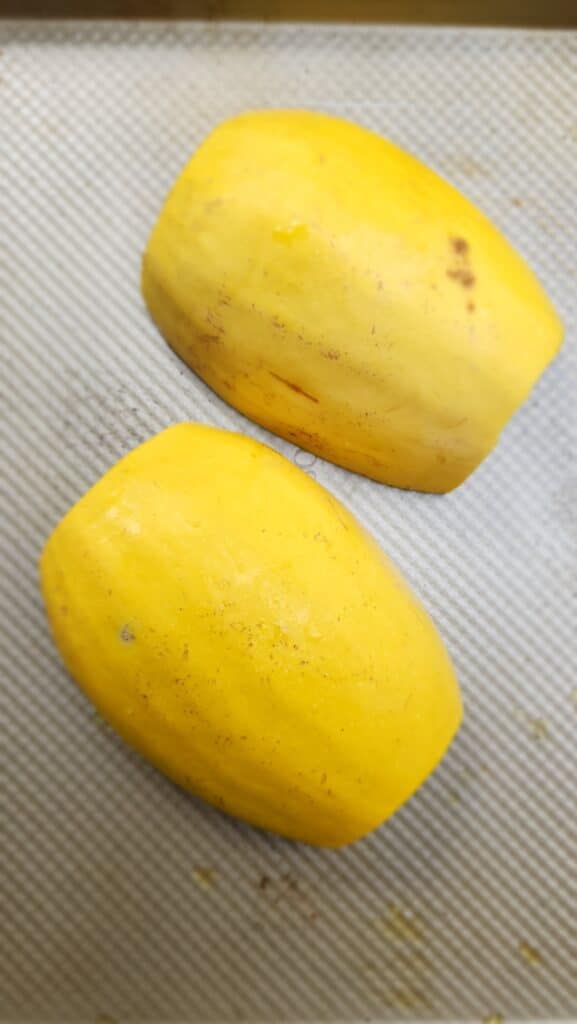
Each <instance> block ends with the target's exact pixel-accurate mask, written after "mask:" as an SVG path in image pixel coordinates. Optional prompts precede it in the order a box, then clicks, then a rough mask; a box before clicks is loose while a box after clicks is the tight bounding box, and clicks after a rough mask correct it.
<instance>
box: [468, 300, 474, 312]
mask: <svg viewBox="0 0 577 1024" xmlns="http://www.w3.org/2000/svg"><path fill="white" fill-rule="evenodd" d="M474 312H475V303H474V302H468V303H467V313H474Z"/></svg>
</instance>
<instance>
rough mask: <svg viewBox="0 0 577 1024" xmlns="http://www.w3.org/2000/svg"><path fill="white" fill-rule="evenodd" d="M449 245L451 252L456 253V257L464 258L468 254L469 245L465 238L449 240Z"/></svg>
mask: <svg viewBox="0 0 577 1024" xmlns="http://www.w3.org/2000/svg"><path fill="white" fill-rule="evenodd" d="M451 245H452V247H453V251H454V252H456V253H457V255H458V256H464V255H465V254H466V253H468V252H469V243H468V241H467V239H466V238H451Z"/></svg>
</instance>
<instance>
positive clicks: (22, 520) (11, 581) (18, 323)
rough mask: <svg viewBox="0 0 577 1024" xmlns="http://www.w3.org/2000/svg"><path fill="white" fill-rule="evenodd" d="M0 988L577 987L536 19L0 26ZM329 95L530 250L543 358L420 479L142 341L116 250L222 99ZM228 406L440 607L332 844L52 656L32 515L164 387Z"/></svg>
mask: <svg viewBox="0 0 577 1024" xmlns="http://www.w3.org/2000/svg"><path fill="white" fill-rule="evenodd" d="M0 49H1V50H2V53H1V55H0V162H1V167H0V184H1V191H0V248H1V250H2V258H1V261H0V286H1V295H2V302H1V307H0V318H1V319H0V330H1V346H2V347H1V353H2V369H1V371H0V372H1V389H0V390H1V417H2V419H1V428H0V429H1V453H0V482H1V501H2V510H1V523H2V527H1V538H0V545H1V552H0V615H1V619H0V622H1V629H0V634H1V635H0V662H1V672H2V677H1V678H2V689H1V700H2V748H1V758H2V770H1V773H0V790H1V801H2V803H1V813H2V832H1V833H0V843H1V847H2V849H1V868H0V1019H2V1020H3V1021H6V1020H15V1021H21V1020H31V1021H32V1020H35V1021H54V1022H56V1021H59V1022H64V1021H96V1020H98V1019H103V1020H104V1019H111V1020H114V1021H118V1022H122V1021H137V1020H158V1021H168V1020H172V1021H177V1020H180V1021H202V1020H205V1021H216V1020H227V1021H228V1020H231V1021H232V1020H250V1021H252V1020H268V1021H281V1020H283V1021H284V1020H287V1019H301V1020H305V1021H313V1020H318V1021H321V1020H322V1021H329V1020H331V1021H332V1020H346V1021H352V1020H356V1019H362V1020H367V1019H374V1020H378V1019H399V1018H404V1017H407V1018H438V1019H448V1018H453V1019H456V1018H471V1019H479V1018H483V1017H486V1016H488V1015H491V1014H496V1013H500V1014H503V1015H504V1016H505V1017H508V1018H512V1017H518V1018H527V1017H535V1018H543V1017H550V1018H561V1017H568V1016H571V1015H573V1014H575V1015H577V982H576V975H577V932H576V912H577V878H576V875H577V868H576V859H575V849H576V840H577V834H576V829H577V799H576V787H577V760H576V751H577V628H576V626H577V346H576V339H575V328H576V314H577V303H576V299H575V296H576V294H577V256H576V245H577V222H576V217H577V214H576V204H575V183H576V181H577V78H576V68H577V50H576V37H575V36H571V35H567V34H565V35H563V34H554V33H553V34H546V33H539V32H537V33H533V34H530V33H523V32H521V33H507V32H478V31H456V30H440V31H428V30H403V29H387V28H375V27H372V28H370V29H366V30H365V29H362V28H359V29H352V28H345V27H324V28H315V27H308V28H305V27H298V26H295V27H288V26H285V27H283V26H277V27H272V26H269V27H262V26H255V25H245V26H237V25H228V26H219V25H216V24H211V25H176V24H175V25H172V26H166V25H163V24H158V25H148V26H139V25H137V24H135V25H133V26H128V25H123V24H117V25H114V26H111V25H106V24H101V25H98V26H95V25H90V24H82V25H81V24H78V25H74V24H72V25H68V26H57V25H54V26H41V25H35V24H29V25H9V24H7V25H5V26H4V27H3V28H1V29H0ZM280 105H284V106H298V105H302V106H307V107H312V108H316V109H323V110H326V111H329V112H333V113H339V114H343V115H345V116H348V117H350V118H353V119H355V120H357V121H359V122H361V123H362V124H365V125H367V126H369V127H371V128H374V129H377V130H378V131H380V132H382V133H383V134H385V135H387V136H390V137H391V138H393V139H394V140H395V141H397V142H399V143H401V144H402V145H405V146H406V147H408V148H409V149H411V150H412V151H413V152H415V153H416V154H417V155H419V156H420V157H422V158H423V159H424V160H425V161H427V162H428V163H430V164H431V165H432V166H434V167H435V168H436V169H438V170H439V171H440V172H441V173H443V174H444V175H445V176H446V177H448V178H449V179H450V180H452V181H453V182H454V183H455V184H456V185H457V186H459V187H460V188H462V189H463V190H464V191H465V192H466V193H468V195H469V196H470V197H471V198H472V199H474V200H475V201H477V202H478V203H479V204H480V205H481V206H482V207H483V208H484V209H485V210H486V211H487V212H488V213H489V214H490V215H491V216H492V217H493V218H494V219H495V220H496V221H497V223H498V224H499V225H500V226H501V227H502V228H503V229H504V231H505V232H506V233H507V234H508V235H509V237H510V238H511V239H512V240H513V241H514V242H515V243H516V244H517V245H518V246H519V248H520V249H521V251H522V252H523V253H524V255H525V256H526V257H527V258H528V259H529V261H530V262H531V263H532V264H533V266H534V267H535V268H536V270H537V271H538V272H539V274H540V275H541V277H542V279H543V281H544V283H545V284H546V286H547V287H548V288H549V290H550V292H551V294H552V296H553V298H554V300H555V301H556V303H557V305H558V307H559V309H560V312H561V314H562V316H563V319H564V321H565V324H566V327H567V341H566V345H565V348H564V350H563V352H562V355H561V356H560V358H559V359H558V360H557V361H556V362H555V364H554V366H553V367H552V368H551V369H550V370H549V371H548V372H547V374H546V375H545V377H544V379H543V380H542V381H541V383H540V384H539V385H538V387H537V389H536V391H535V392H534V394H533V396H532V398H531V400H530V402H529V403H528V404H527V405H526V406H525V407H524V409H523V410H522V411H521V412H520V413H519V414H518V415H517V416H516V417H515V419H514V421H513V423H512V424H511V425H510V427H509V428H508V429H507V430H506V432H505V435H504V437H503V439H502V441H501V443H500V445H499V447H498V449H497V450H496V451H495V453H494V454H493V455H492V456H491V457H490V458H489V459H488V460H487V461H486V463H485V464H484V465H483V466H482V467H481V468H480V470H479V471H478V472H477V473H476V474H475V475H474V476H473V477H472V478H471V480H470V481H469V482H467V483H466V484H465V485H464V486H463V487H462V488H461V489H459V490H458V491H457V492H455V493H454V494H451V495H449V496H446V497H433V496H426V495H417V494H410V493H402V492H399V491H395V490H392V489H389V488H386V487H382V486H378V485H376V484H373V483H371V482H369V481H367V480H364V479H361V478H359V477H356V476H354V475H352V474H349V473H346V472H344V471H342V470H339V469H337V468H335V467H333V466H330V465H328V464H326V463H324V462H322V461H321V460H320V459H315V458H314V457H313V456H310V455H309V454H307V453H304V452H300V451H299V450H298V449H295V448H294V447H292V446H291V445H289V444H286V443H284V442H282V441H279V440H277V439H276V438H273V437H271V436H270V435H267V434H266V432H265V431H262V430H259V429H258V428H256V427H254V426H253V425H251V424H250V423H248V422H246V421H245V420H243V418H242V417H240V416H239V415H238V414H236V413H235V412H234V411H232V410H231V409H229V408H227V407H226V406H225V405H224V403H222V402H221V401H220V400H219V399H218V398H216V397H215V396H214V395H212V394H211V393H210V392H209V391H208V390H207V388H206V387H205V386H204V385H203V384H202V383H201V382H200V381H198V380H197V379H196V378H195V377H194V375H193V374H192V373H191V372H190V371H189V370H188V369H187V368H186V367H185V366H183V365H182V364H181V363H180V362H179V361H178V359H177V358H176V357H175V356H174V355H173V354H172V353H171V352H170V351H169V350H168V348H167V347H166V346H165V345H164V343H163V341H162V340H161V338H160V337H159V335H158V334H157V332H156V330H155V329H154V327H153V326H152V324H151V323H150V322H149V320H148V319H147V316H146V313H145V311H144V309H143V307H142V303H141V300H140V297H139V288H138V277H139V260H140V254H141V252H142V249H143V246H144V243H145V240H146V237H147V234H148V231H149V229H150V227H151V224H152V222H153V219H154V217H155V215H156V213H157V211H158V208H159V206H160V203H161V201H162V199H163V197H164V194H165V191H166V189H167V188H168V187H169V185H170V183H171V182H172V180H173V178H174V176H175V175H176V173H177V172H178V170H179V169H180V167H181V165H182V164H183V163H184V161H185V159H186V158H187V156H188V155H189V153H190V152H191V151H192V149H193V148H194V146H195V145H196V144H197V143H198V142H199V141H200V139H201V138H202V137H203V135H204V134H205V133H206V132H207V131H208V130H209V129H210V128H211V126H212V125H214V124H215V123H216V122H217V121H219V120H220V119H222V118H224V117H226V116H228V115H230V114H232V113H235V112H237V111H239V110H242V109H245V108H247V107H258V106H280ZM187 418H189V419H197V420H200V421H203V422H207V423H215V424H219V425H221V426H231V427H235V428H237V429H242V430H246V431H247V432H249V433H250V434H252V435H254V436H255V437H259V438H262V439H264V440H266V441H268V442H269V443H270V444H272V445H273V446H274V447H276V448H277V449H278V450H280V451H282V452H284V453H286V454H287V455H288V456H289V457H290V458H293V459H294V460H295V461H296V462H297V463H298V464H299V465H301V466H303V467H304V468H306V469H307V471H308V472H310V473H311V474H314V475H315V476H316V477H317V479H318V480H320V481H321V482H322V483H323V484H326V485H327V486H328V487H329V488H330V489H331V490H332V491H333V492H334V493H335V494H337V495H338V496H339V497H341V498H342V499H343V500H344V501H345V502H346V503H347V504H348V505H349V507H351V508H352V509H353V510H354V511H355V512H356V514H357V515H358V516H359V517H360V518H361V520H363V521H364V522H365V523H366V524H367V526H368V527H369V528H370V529H371V530H372V531H373V532H374V533H375V535H376V536H377V537H378V538H379V540H380V541H381V543H382V545H383V546H384V548H385V549H386V550H387V551H388V552H389V553H390V554H391V555H392V556H393V557H394V558H395V559H396V561H397V562H398V564H399V565H400V567H401V568H402V570H403V571H404V573H405V574H406V576H407V577H408V579H409V580H410V581H411V583H412V584H413V585H414V587H415V589H416V590H417V592H418V593H419V594H420V595H421V596H422V598H423V600H424V601H425V603H426V605H427V607H428V608H429V610H430V611H431V612H432V614H433V615H434V617H435V618H436V620H437V622H438V623H439V625H440V627H441V629H442V631H443V634H444V636H445V638H446V640H447V643H448V645H449V647H450V649H451V652H452V654H453V656H454V659H455V662H456V665H457V668H458V671H459V675H460V678H461V682H462V686H463V690H464V694H465V700H466V706H467V715H466V722H465V725H464V727H463V729H462V732H461V733H460V735H459V737H458V739H457V741H456V742H455V744H454V746H453V747H452V749H451V751H450V753H449V755H448V756H447V758H446V759H445V761H444V762H443V764H442V766H441V767H440V769H439V770H438V771H437V772H436V773H435V775H434V777H433V778H432V779H431V780H429V782H428V783H427V784H426V785H425V787H424V788H423V789H422V790H421V791H420V792H419V793H418V794H417V795H416V796H415V797H414V798H413V799H412V800H411V801H410V802H409V804H408V805H407V806H406V807H405V808H404V809H403V810H402V811H401V812H399V813H398V814H397V815H396V817H395V818H394V819H393V820H392V821H391V822H390V823H388V824H387V825H386V826H385V827H383V828H382V829H381V830H380V831H379V832H378V833H376V834H375V835H373V836H371V837H370V838H368V839H366V840H365V841H363V842H361V843H359V844H357V845H356V846H354V847H352V848H349V849H347V850H344V851H337V852H323V851H316V850H313V849H310V848H306V847H304V846H299V845H293V844H290V843H288V842H285V841H283V840H281V839H277V838H275V837H270V836H267V835H264V834H261V833H258V832H256V831H254V830H252V829H251V828H249V827H246V826H244V825H241V824H238V823H236V822H234V821H232V820H230V819H227V818H225V817H223V816H221V815H220V814H218V813H217V812H216V811H213V810H212V809H210V808H207V807H205V806H203V805H201V804H200V803H199V802H197V801H195V800H194V799H193V798H192V797H190V796H187V795H186V794H184V793H183V792H181V791H179V790H178V789H177V788H176V787H175V786H173V785H172V784H171V783H170V782H168V781H167V780H165V779H164V778H162V777H161V776H160V775H159V774H158V773H157V772H156V771H155V770H154V769H153V768H152V767H150V766H149V765H147V764H146V763H145V762H144V761H143V760H141V758H139V757H138V756H137V755H136V754H134V753H132V752H131V751H130V750H129V749H128V748H127V747H126V746H125V745H124V744H123V743H122V741H121V740H120V739H118V738H117V737H116V736H115V735H114V734H113V733H112V732H111V731H110V730H109V729H107V728H106V727H105V726H104V724H103V723H102V722H100V721H99V720H98V718H97V717H96V716H95V714H94V712H93V711H92V710H91V707H90V706H89V704H88V702H87V701H86V700H85V698H84V697H83V696H82V694H81V693H80V692H79V691H77V689H76V688H75V686H74V685H73V684H72V683H71V682H70V680H69V679H68V678H67V676H66V674H65V672H64V671H63V669H62V668H61V666H60V664H59V661H58V657H57V655H56V652H55V651H54V649H53V647H52V644H51V641H50V639H49V636H48V631H47V627H46V623H45V619H44V614H43V610H42V606H41V602H40V597H39V592H38V583H37V569H36V563H37V557H38V553H39V551H40V549H41V546H42V544H43V541H44V539H45V538H46V536H47V534H48V533H49V531H50V529H51V528H52V526H53V525H54V524H55V523H56V522H57V520H58V519H59V517H60V516H61V515H62V514H63V513H64V512H65V510H66V509H67V508H68V507H69V505H70V504H71V503H72V502H73V501H74V500H75V499H76V498H77V497H78V496H79V495H80V494H81V493H82V492H84V491H85V490H86V489H87V488H88V487H89V486H90V484H91V483H92V482H93V481H94V480H96V479H97V477H99V476H100V475H101V474H102V473H103V472H104V471H105V470H106V468H107V467H108V466H110V465H111V464H112V463H113V462H114V461H115V460H116V459H117V458H118V457H119V456H121V455H122V454H123V453H125V452H126V451H128V450H129V449H130V448H132V447H133V446H134V445H136V444H137V443H138V442H140V441H142V440H144V439H145V438H146V437H148V436H149V435H150V434H152V433H154V432H155V431H157V430H159V429H161V428H163V427H165V426H167V425H168V424H170V423H172V422H175V421H177V420H181V419H187Z"/></svg>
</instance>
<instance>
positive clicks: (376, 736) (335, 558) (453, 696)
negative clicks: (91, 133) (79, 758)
mask: <svg viewBox="0 0 577 1024" xmlns="http://www.w3.org/2000/svg"><path fill="white" fill-rule="evenodd" d="M41 575H42V588H43V593H44V598H45V602H46V607H47V610H48V615H49V619H50V622H51V626H52V630H53V634H54V638H55V641H56V644H57V646H58V648H59V649H60V652H61V654H62V657H63V659H64V661H65V663H66V665H67V667H68V669H69V670H70V672H71V674H72V676H73V677H74V678H75V679H76V681H77V682H78V683H79V684H80V686H81V687H82V688H83V689H84V690H85V691H86V693H87V694H88V696H89V697H90V698H91V699H92V700H93V701H94V703H95V705H96V706H97V708H98V709H99V711H100V712H101V713H102V715H104V716H105V717H106V718H107V719H108V721H109V722H110V723H111V724H112V725H113V726H115V727H116V729H117V730H118V731H119V732H120V733H121V734H122V736H123V737H124V738H125V739H126V740H127V741H128V742H129V743H131V744H132V745H133V746H134V747H136V749H137V750H139V751H140V752H141V753H142V754H144V755H145V756H147V757H148V758H150V760H151V761H153V762H154V764H156V765H157V766H158V767H159V768H160V769H161V770H162V771H164V772H165V773H166V774H167V775H169V776H170V777H171V778H172V779H174V780H175V781H176V782H178V783H179V784H180V785H181V786H184V787H185V788H186V789H189V790H191V791H192V792H194V793H197V794H199V795H200V796H201V797H203V798H204V799H205V800H207V801H209V802H210V803H211V804H214V805H215V806H216V807H220V808H222V810H224V811H228V812H229V813H231V814H234V815H238V816H239V817H241V818H244V819H246V820H247V821H249V822H252V823H253V824H255V825H258V826H261V827H262V828H267V829H272V830H274V831H276V832H280V833H281V834H283V835H286V836H290V837H292V838H295V839H302V840H306V841H307V842H310V843H317V844H320V845H323V846H339V845H341V844H343V843H347V842H350V841H352V840H354V839H357V838H359V837H360V836H362V835H364V834H365V833H366V832H368V831H369V830H370V829H373V828H375V827H376V826H377V825H379V824H380V822H381V821H383V819H384V818H386V817H387V816H388V815H389V814H391V813H392V812H393V811H394V810H395V808H397V807H398V806H399V804H401V803H402V802H403V801H404V800H406V799H407V797H409V796H410V794H411V793H412V792H413V790H414V789H415V788H416V787H417V786H418V785H419V784H420V783H421V782H422V781H423V779H424V778H425V777H426V775H427V774H428V773H429V772H430V771H432V769H433V768H434V767H435V765H436V763H437V762H438V760H439V758H440V757H441V756H442V754H443V753H444V751H445V749H446V747H447V745H448V743H449V742H450V740H451V737H452V736H453V734H454V732H455V730H456V729H457V727H458V724H459V721H460V717H461V703H460V698H459V692H458V687H457V683H456V680H455V676H454V673H453V669H452V667H451V663H450V661H449V658H448V656H447V654H446V652H445V650H444V648H443V645H442V642H441V640H440V638H439V636H438V634H437V632H436V630H435V628H434V626H433V625H432V623H431V621H430V619H429V618H428V617H427V615H426V613H425V612H424V611H423V609H422V608H421V607H420V605H419V603H418V602H417V601H416V600H415V598H414V597H413V596H412V594H411V593H410V591H409V590H408V588H407V587H406V585H405V584H404V583H403V581H402V579H401V578H400V577H399V575H398V574H397V572H396V571H395V569H394V568H393V567H392V566H391V565H390V563H389V562H388V561H387V560H386V558H385V557H384V556H383V554H382V552H381V551H380V549H379V548H378V547H377V545H376V544H375V542H374V541H373V540H372V539H371V538H370V537H369V536H368V535H367V534H366V533H365V532H364V531H363V530H362V529H361V527H360V526H359V524H358V523H357V522H356V521H355V519H354V518H353V517H352V516H351V515H350V514H349V512H347V511H346V509H344V508H343V507H342V505H340V504H339V503H338V502H337V501H336V500H335V499H334V498H333V497H332V496H331V495H330V494H329V493H328V492H327V491H325V490H324V489H323V488H322V487H320V486H319V485H318V484H317V483H315V482H314V481H313V480H311V479H310V478H309V477H308V476H307V475H306V474H305V473H303V472H302V470H300V469H298V468H297V467H295V466H294V465H292V464H291V463H290V462H288V461H287V460H286V459H284V458H283V457H282V456H280V455H277V454H276V453H275V452H273V451H271V450H270V449H269V448H267V447H265V446H264V445H261V444H258V443H257V442H255V441H252V440H251V439H249V438H247V437H243V436H241V435H238V434H232V433H228V432H226V431H221V430H216V429H214V428H210V427H204V426H199V425H194V424H180V425H179V426H176V427H172V428H170V429H169V430H166V431H165V432H163V433H162V434H159V435H158V436H156V437H154V438H153V439H152V440H150V441H148V442H147V443H146V444H144V445H142V446H141V447H140V448H137V449H136V450H135V451H133V452H132V453H131V454H129V455H128V456H126V458H124V459H122V461H121V462H119V463H118V464H117V465H116V466H115V467H114V468H113V469H111V470H110V471H109V472H108V473H107V474H106V475H105V476H104V477H103V479H102V480H100V482H99V483H97V484H96V486H95V487H93V488H92V490H91V491H89V493H88V494H87V495H86V496H85V497H84V498H82V499H81V501H79V503H78V504H77V505H75V506H74V507H73V508H72V510H71V511H70V512H68V514H67V515H66V516H65V517H64V519H63V520H62V522H61V523H60V524H59V526H58V527H57V528H56V530H55V532H54V533H53V534H52V536H51V537H50V539H49V540H48V542H47V544H46V547H45V549H44V552H43V555H42V560H41Z"/></svg>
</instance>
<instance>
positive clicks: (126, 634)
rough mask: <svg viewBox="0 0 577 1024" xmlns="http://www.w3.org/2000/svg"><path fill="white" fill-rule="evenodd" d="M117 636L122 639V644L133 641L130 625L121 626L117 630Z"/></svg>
mask: <svg viewBox="0 0 577 1024" xmlns="http://www.w3.org/2000/svg"><path fill="white" fill-rule="evenodd" d="M118 636H119V638H120V640H122V643H123V644H131V643H133V642H134V633H133V632H132V630H131V628H130V626H127V625H124V626H122V628H121V629H120V630H119V633H118Z"/></svg>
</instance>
